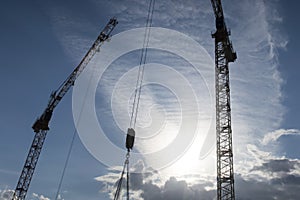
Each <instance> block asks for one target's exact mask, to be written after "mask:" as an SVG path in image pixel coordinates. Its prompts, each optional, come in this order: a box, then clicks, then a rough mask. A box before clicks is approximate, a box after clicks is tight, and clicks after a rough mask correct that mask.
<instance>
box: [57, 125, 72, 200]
mask: <svg viewBox="0 0 300 200" xmlns="http://www.w3.org/2000/svg"><path fill="white" fill-rule="evenodd" d="M75 137H76V130H74V133H73V136H72V141H71V144H70V147H69V150H68V154H67V158H66V162H65V164H64V168H63V172H62V175H61V177H60V180H59V185H58V188H57V192H56V195H55V200H57V199H58V197H59V192H60V190H61V186H62V182H63V179H64V177H65V173H66V169H67V166H68V163H69V160H70V157H71V152H72V149H73V145H74V141H75Z"/></svg>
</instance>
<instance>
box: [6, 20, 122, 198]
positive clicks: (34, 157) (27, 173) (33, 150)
mask: <svg viewBox="0 0 300 200" xmlns="http://www.w3.org/2000/svg"><path fill="white" fill-rule="evenodd" d="M117 24H118V21H117V20H116V19H115V18H112V19H110V21H109V22H108V24H107V25H106V26H105V28H104V29H103V30H102V31H101V33H100V35H99V36H98V38H97V39H96V41H95V42H94V43H93V45H92V47H91V48H90V49H89V51H88V52H87V53H86V55H85V56H84V57H83V59H82V60H81V62H80V63H79V65H78V66H77V67H76V68H75V69H74V71H73V72H72V73H71V74H70V75H69V77H68V78H67V79H66V80H65V81H64V82H63V84H62V85H61V86H60V87H59V88H58V90H56V91H55V92H53V93H52V94H51V96H50V100H49V102H48V105H47V108H46V109H45V110H44V112H43V114H42V115H41V116H40V117H39V118H38V119H37V120H36V121H35V122H34V124H33V126H32V128H33V130H34V132H35V133H36V134H35V136H34V139H33V142H32V145H31V147H30V150H29V153H28V156H27V158H26V161H25V164H24V167H23V170H22V172H21V175H20V178H19V181H18V183H17V187H16V190H15V192H14V195H13V197H12V200H24V199H25V197H26V194H27V191H28V188H29V185H30V181H31V179H32V176H33V173H34V170H35V167H36V164H37V161H38V158H39V155H40V153H41V150H42V147H43V143H44V141H45V138H46V135H47V132H48V130H49V126H48V125H49V121H50V119H51V117H52V113H53V110H54V109H55V107H56V106H57V105H58V103H59V102H60V101H61V99H62V98H63V97H64V96H65V94H66V93H67V92H68V90H69V89H70V88H71V86H72V85H74V82H75V80H76V78H77V77H78V76H79V75H80V73H81V72H82V71H83V70H84V68H85V67H86V66H87V65H88V63H89V61H90V60H91V59H92V58H93V56H94V55H95V53H96V51H97V50H98V49H99V48H100V46H101V45H102V44H103V43H104V41H106V40H107V39H108V38H109V37H110V34H111V32H112V31H113V29H114V28H115V26H116V25H117Z"/></svg>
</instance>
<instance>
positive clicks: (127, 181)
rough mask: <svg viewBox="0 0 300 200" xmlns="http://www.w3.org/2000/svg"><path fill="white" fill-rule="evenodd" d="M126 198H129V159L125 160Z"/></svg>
mask: <svg viewBox="0 0 300 200" xmlns="http://www.w3.org/2000/svg"><path fill="white" fill-rule="evenodd" d="M126 180H127V200H129V160H128V162H127V178H126Z"/></svg>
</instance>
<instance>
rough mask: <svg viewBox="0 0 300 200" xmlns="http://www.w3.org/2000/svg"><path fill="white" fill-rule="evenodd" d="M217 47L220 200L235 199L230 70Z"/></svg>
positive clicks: (217, 46) (221, 51)
mask: <svg viewBox="0 0 300 200" xmlns="http://www.w3.org/2000/svg"><path fill="white" fill-rule="evenodd" d="M215 47H216V50H215V53H216V58H215V64H216V68H215V76H216V77H215V79H216V80H215V81H216V111H217V112H216V113H217V114H216V133H217V179H218V180H217V189H218V199H220V200H221V199H234V178H233V154H232V129H231V107H230V87H229V69H228V61H227V59H226V57H225V53H224V48H223V44H222V42H217V41H216V42H215Z"/></svg>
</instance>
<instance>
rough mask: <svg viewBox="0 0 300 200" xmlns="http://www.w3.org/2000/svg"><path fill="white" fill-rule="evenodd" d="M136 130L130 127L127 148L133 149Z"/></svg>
mask: <svg viewBox="0 0 300 200" xmlns="http://www.w3.org/2000/svg"><path fill="white" fill-rule="evenodd" d="M134 137H135V131H134V129H133V128H128V130H127V136H126V148H127V149H128V150H130V149H132V147H133V144H134Z"/></svg>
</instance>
